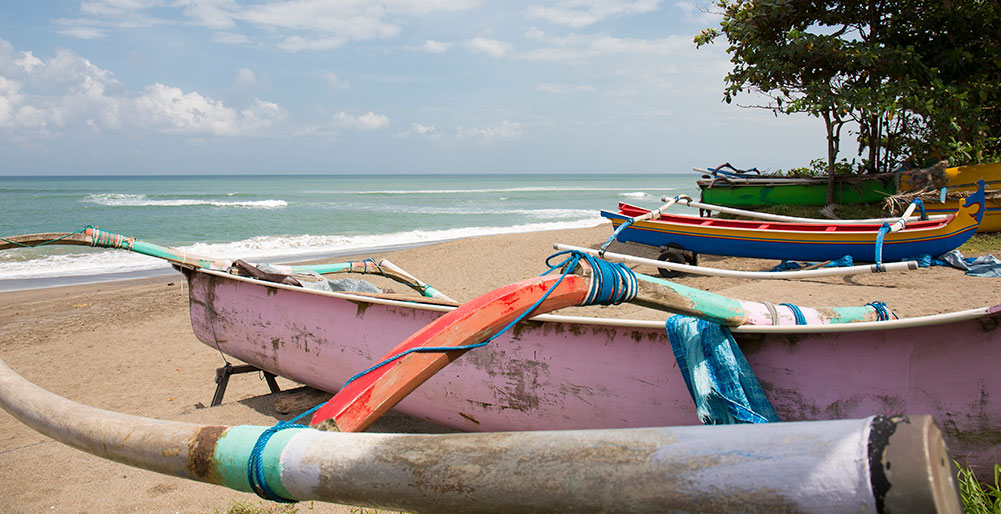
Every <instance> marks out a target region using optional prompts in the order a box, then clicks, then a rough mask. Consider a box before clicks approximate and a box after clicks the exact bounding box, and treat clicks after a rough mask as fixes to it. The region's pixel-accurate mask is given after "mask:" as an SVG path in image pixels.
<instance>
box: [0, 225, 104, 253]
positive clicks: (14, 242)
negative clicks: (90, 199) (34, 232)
mask: <svg viewBox="0 0 1001 514" xmlns="http://www.w3.org/2000/svg"><path fill="white" fill-rule="evenodd" d="M88 228H96V227H94V226H93V225H87V226H86V227H84V228H81V229H80V230H77V231H75V232H70V233H69V234H66V235H65V236H60V237H57V238H55V239H50V240H48V241H44V242H41V243H38V244H37V245H26V244H24V243H18V242H17V241H11V240H10V239H7V238H4V237H0V241H3V242H5V243H10V244H12V245H14V246H20V247H22V248H37V247H39V246H45V245H48V244H52V243H55V242H57V241H61V240H63V239H66V238H67V237H69V236H72V235H73V234H82V233H84V232H86V231H87V229H88Z"/></svg>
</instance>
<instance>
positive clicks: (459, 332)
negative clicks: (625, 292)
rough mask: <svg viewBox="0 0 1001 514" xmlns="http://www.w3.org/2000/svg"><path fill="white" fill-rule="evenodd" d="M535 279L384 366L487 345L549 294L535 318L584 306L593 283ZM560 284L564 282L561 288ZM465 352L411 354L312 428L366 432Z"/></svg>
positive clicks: (442, 321) (444, 324) (330, 406)
mask: <svg viewBox="0 0 1001 514" xmlns="http://www.w3.org/2000/svg"><path fill="white" fill-rule="evenodd" d="M559 278H560V277H558V276H543V277H535V278H530V279H526V280H522V281H519V282H515V283H514V284H510V285H508V286H504V287H502V288H499V289H496V290H494V291H491V292H489V293H487V294H485V295H482V296H480V297H479V298H476V299H474V300H471V301H469V302H467V303H465V304H463V305H461V306H460V307H459V308H457V309H456V310H454V311H452V312H449V313H447V314H445V315H444V316H442V317H440V318H438V319H437V320H435V321H434V322H432V323H430V324H428V325H427V326H425V327H424V328H422V329H420V330H418V331H417V332H416V333H414V334H413V335H412V336H410V337H409V338H407V339H406V340H405V341H403V342H402V343H400V344H399V345H398V346H397V347H396V348H393V349H392V350H390V351H389V352H388V353H386V355H384V356H383V357H382V358H380V359H379V360H378V361H377V362H382V361H384V360H386V359H389V358H391V357H393V356H396V355H399V354H400V353H402V352H405V351H407V350H410V349H412V348H436V347H457V346H466V345H471V344H476V343H480V342H483V341H485V340H486V339H488V338H489V337H490V336H492V335H493V334H495V333H497V332H498V331H500V330H501V329H503V328H504V327H505V326H507V325H508V324H509V323H511V322H512V321H514V320H515V319H517V318H518V316H519V315H521V314H522V313H523V312H524V311H526V310H528V309H529V308H530V307H531V306H532V305H533V304H534V303H535V302H536V301H538V300H539V299H540V298H541V297H542V296H543V295H545V294H546V292H547V291H549V290H550V289H552V290H553V291H552V293H550V295H549V296H548V297H547V298H546V300H545V301H544V302H543V303H542V304H541V305H539V306H538V307H537V308H536V309H535V310H534V311H533V314H543V313H546V312H550V311H553V310H556V309H560V308H563V307H569V306H571V305H580V304H581V303H582V302H583V301H584V298H585V297H586V296H587V292H588V289H589V287H590V286H589V282H590V281H589V280H588V279H586V278H584V277H582V276H579V275H567V276H566V277H564V279H563V280H562V281H560V280H559ZM557 283H559V284H558V285H557ZM463 353H465V351H461V350H457V351H449V352H432V353H419V352H415V353H410V354H407V355H406V356H404V357H401V358H399V359H396V360H395V361H393V362H390V363H388V364H386V365H384V366H382V367H379V368H377V369H374V370H372V371H371V372H369V373H367V374H365V375H363V376H361V377H359V378H358V379H356V380H355V381H354V382H351V383H349V384H348V385H347V386H345V387H344V388H343V389H341V390H340V391H339V392H338V393H337V394H336V395H334V397H333V398H331V399H330V401H328V402H327V403H326V404H325V405H324V406H323V407H321V408H320V409H319V410H317V411H316V413H315V414H314V415H313V419H312V421H311V422H310V425H311V426H313V427H315V428H321V429H324V430H330V429H333V430H339V431H341V432H360V431H363V430H365V428H367V427H368V426H369V425H371V424H372V423H373V422H374V421H375V420H377V419H378V418H379V417H380V416H382V415H383V414H385V413H386V412H387V411H389V409H391V408H393V406H395V405H396V404H397V403H399V402H400V400H402V399H403V398H405V397H406V396H407V395H408V394H410V393H411V392H412V391H413V390H414V389H416V388H417V386H419V385H420V384H422V383H424V382H425V381H426V380H427V379H429V378H431V376H433V375H434V374H435V373H436V372H438V371H439V370H441V369H442V368H444V367H445V366H446V365H448V364H449V363H450V362H452V361H454V360H455V359H458V358H459V357H460V356H461V355H462V354H463Z"/></svg>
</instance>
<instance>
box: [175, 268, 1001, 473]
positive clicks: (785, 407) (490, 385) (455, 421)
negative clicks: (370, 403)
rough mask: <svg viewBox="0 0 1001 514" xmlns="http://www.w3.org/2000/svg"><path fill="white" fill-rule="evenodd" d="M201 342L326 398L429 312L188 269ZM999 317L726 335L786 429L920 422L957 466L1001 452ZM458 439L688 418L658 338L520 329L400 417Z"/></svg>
mask: <svg viewBox="0 0 1001 514" xmlns="http://www.w3.org/2000/svg"><path fill="white" fill-rule="evenodd" d="M187 274H188V277H189V284H190V300H191V301H190V310H191V322H192V327H193V329H194V333H195V335H196V336H197V337H198V338H199V339H200V340H201V341H202V342H204V343H205V344H207V345H209V346H211V347H213V348H216V347H218V348H219V350H220V351H222V352H223V353H226V354H228V355H232V356H233V357H235V358H237V359H240V360H242V361H244V362H246V363H249V364H252V365H254V366H257V367H259V368H261V369H264V370H267V371H270V372H272V373H275V374H277V375H280V376H283V377H286V378H289V379H291V380H294V381H297V382H300V383H303V384H307V385H310V386H312V387H315V388H317V389H321V390H325V391H330V392H335V391H337V390H338V389H339V388H340V387H341V385H342V384H343V383H344V382H345V381H346V380H347V379H348V378H349V377H351V376H353V375H354V374H356V373H358V372H359V371H361V370H364V369H366V368H368V367H369V366H371V365H372V364H373V363H374V362H375V361H376V359H378V358H379V357H380V356H382V355H383V354H384V353H386V352H387V351H388V350H390V349H391V348H393V347H394V346H395V345H396V344H398V343H399V342H400V341H403V340H404V339H406V338H407V337H408V336H410V335H411V334H412V333H414V332H415V331H417V330H418V329H419V328H421V327H423V326H424V325H427V324H428V323H430V322H431V321H433V320H434V319H436V318H437V317H438V316H440V315H441V312H438V311H433V310H426V309H422V308H416V307H411V306H409V305H405V304H396V305H394V304H388V305H387V304H380V303H372V302H368V301H364V300H361V299H359V300H348V299H344V298H342V297H338V296H335V295H329V294H322V293H314V292H309V291H306V290H302V289H295V288H288V287H285V286H275V285H268V284H266V283H261V282H256V281H250V280H241V279H235V278H229V277H223V276H217V275H212V274H207V273H203V272H197V271H195V272H187ZM999 323H1001V313H999V312H998V310H997V309H993V310H992V313H991V314H986V315H984V316H983V317H981V318H979V319H975V320H969V321H960V322H950V323H946V324H940V325H931V326H922V327H916V328H901V329H893V330H869V331H861V332H843V333H827V334H795V335H794V334H767V335H765V334H757V335H756V334H745V335H736V334H735V336H736V337H737V340H738V342H739V343H740V346H741V348H742V349H743V351H744V352H745V355H746V356H747V359H748V361H749V362H750V364H751V367H752V368H753V369H754V371H755V373H756V375H757V377H758V379H759V381H760V382H761V384H762V387H763V388H764V390H765V393H766V394H767V395H768V397H769V399H770V400H771V402H772V404H773V405H774V407H775V409H776V411H777V412H778V413H779V416H780V417H781V419H782V420H783V421H798V420H823V419H847V418H862V417H866V416H870V415H874V414H887V415H892V414H901V413H908V414H931V415H932V416H934V417H935V419H936V420H937V421H938V422H939V424H940V425H941V426H942V428H943V430H944V433H945V435H946V440H947V443H948V444H949V447H950V449H951V451H952V454H953V455H954V456H955V457H956V458H957V460H959V461H960V462H969V463H971V464H975V465H977V466H980V467H981V469H987V467H989V466H992V465H993V463H994V462H995V461H997V460H998V457H999V456H1001V380H999V379H998V372H997V365H996V363H995V359H994V358H995V356H997V355H999V354H1001V331H999V330H998V324H999ZM396 410H397V411H399V412H402V413H404V414H407V415H410V416H414V417H417V418H422V419H428V420H431V421H434V422H437V423H440V424H443V425H446V426H449V427H454V428H457V429H461V430H468V431H511V430H545V429H556V430H559V429H582V428H626V427H647V426H673V425H691V424H698V422H699V421H698V418H697V416H696V414H695V408H694V405H693V403H692V399H691V397H690V396H689V393H688V390H687V388H686V386H685V382H684V379H683V378H682V376H681V374H680V373H679V371H678V368H677V365H676V363H675V360H674V354H673V352H672V350H671V343H670V341H669V340H668V338H667V334H666V331H665V330H664V329H663V328H660V329H655V328H637V327H615V326H610V325H600V324H583V323H572V324H571V323H552V322H545V323H543V322H526V323H522V324H520V325H519V326H518V327H516V328H514V329H512V330H511V331H509V332H508V333H507V334H505V335H503V336H501V337H499V338H498V339H496V340H494V341H493V342H492V343H490V344H489V345H487V346H486V347H483V348H479V349H476V350H473V351H470V352H468V353H467V354H465V355H464V356H462V357H461V358H459V359H458V360H456V361H455V362H454V363H452V364H451V365H449V366H448V367H446V368H445V369H444V370H442V371H441V372H439V373H438V374H436V375H435V376H433V377H432V378H431V379H429V380H428V381H427V382H426V383H425V384H423V385H421V386H420V387H418V388H417V390H416V391H414V392H413V393H412V394H411V395H410V396H408V397H407V398H406V399H404V400H403V401H402V402H401V403H400V404H399V405H398V406H397V408H396Z"/></svg>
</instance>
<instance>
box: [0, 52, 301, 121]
mask: <svg viewBox="0 0 1001 514" xmlns="http://www.w3.org/2000/svg"><path fill="white" fill-rule="evenodd" d="M259 82H260V81H259V79H258V78H257V77H256V76H255V75H254V74H253V72H252V71H251V70H249V69H246V68H244V69H240V70H238V72H237V78H236V81H235V84H236V85H243V86H248V87H250V86H255V87H256V86H258V85H259ZM281 117H282V111H281V109H280V108H279V107H278V105H277V104H274V103H270V102H264V101H261V100H259V99H256V98H255V99H254V100H253V101H252V102H250V104H249V106H247V107H245V108H243V109H240V110H237V109H234V108H233V107H229V106H226V105H224V104H223V103H222V102H221V101H219V100H214V99H212V98H209V97H206V96H204V95H202V94H201V93H198V92H197V91H189V92H184V91H182V90H181V89H180V88H177V87H170V86H167V85H164V84H160V83H157V84H154V85H152V86H149V87H147V88H145V89H144V90H143V91H141V92H139V93H133V92H129V91H128V90H127V89H126V88H125V87H124V86H123V85H122V84H121V83H120V82H119V81H118V79H116V78H115V77H114V75H113V74H112V73H111V72H109V71H107V70H103V69H101V68H98V67H97V66H95V65H94V64H93V63H91V62H90V61H89V60H87V59H84V58H82V57H80V56H79V55H77V54H76V53H75V52H72V51H70V50H66V49H60V50H57V51H56V54H55V55H54V56H53V57H51V58H47V59H39V58H37V57H35V56H34V55H33V54H31V53H30V52H20V53H18V52H14V51H13V48H12V47H11V45H10V44H9V43H7V42H6V41H3V40H0V128H4V129H7V130H8V131H11V133H12V134H14V135H16V136H18V137H22V138H24V137H28V136H29V135H30V134H35V135H37V136H45V137H48V136H52V135H58V134H60V133H62V132H63V131H65V132H70V131H73V130H76V129H79V128H84V127H85V128H88V129H90V130H99V131H115V130H128V131H129V132H130V133H143V132H149V133H157V132H158V133H168V134H179V135H185V136H246V135H253V134H256V133H258V132H259V131H261V130H263V129H265V128H267V127H269V126H270V125H272V124H273V123H275V122H276V121H278V120H279V119H280V118H281Z"/></svg>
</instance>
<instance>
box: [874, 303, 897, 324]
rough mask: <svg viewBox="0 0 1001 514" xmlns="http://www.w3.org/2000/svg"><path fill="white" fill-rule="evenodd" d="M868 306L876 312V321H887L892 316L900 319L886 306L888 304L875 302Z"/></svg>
mask: <svg viewBox="0 0 1001 514" xmlns="http://www.w3.org/2000/svg"><path fill="white" fill-rule="evenodd" d="M866 305H867V306H869V307H872V308H873V310H875V311H876V321H887V320H889V319H890V316H893V317H894V318H896V319H899V318H897V315H896V314H894V313H893V311H891V310H890V309H889V307H887V306H886V302H880V301H875V302H869V303H867V304H866Z"/></svg>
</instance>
